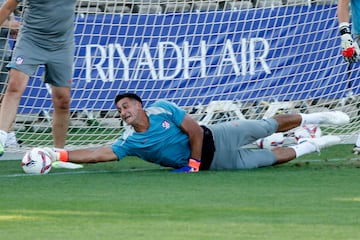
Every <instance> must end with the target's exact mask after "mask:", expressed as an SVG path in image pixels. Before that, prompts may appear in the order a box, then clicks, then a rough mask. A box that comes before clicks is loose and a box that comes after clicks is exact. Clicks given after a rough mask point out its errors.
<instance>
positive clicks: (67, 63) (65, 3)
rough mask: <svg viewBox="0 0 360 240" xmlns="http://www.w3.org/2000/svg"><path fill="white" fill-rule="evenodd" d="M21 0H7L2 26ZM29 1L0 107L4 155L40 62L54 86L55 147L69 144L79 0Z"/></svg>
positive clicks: (0, 150)
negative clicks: (22, 101)
mask: <svg viewBox="0 0 360 240" xmlns="http://www.w3.org/2000/svg"><path fill="white" fill-rule="evenodd" d="M21 1H22V0H7V1H6V2H5V3H4V4H3V5H2V7H1V8H0V25H1V24H2V23H3V22H4V21H5V20H6V19H7V18H8V17H9V16H10V14H11V13H12V12H13V11H14V10H15V8H16V7H17V5H18V3H19V2H21ZM26 4H27V5H26V7H25V10H24V14H23V21H22V27H21V30H20V35H19V38H18V39H17V42H16V45H15V49H14V52H13V56H12V59H11V62H10V64H9V65H8V67H9V68H10V78H9V84H8V87H7V89H6V92H5V96H4V99H3V102H2V105H1V110H0V156H1V155H2V154H3V153H4V143H5V141H6V138H7V131H8V130H9V128H10V127H11V125H12V123H13V121H14V120H15V117H16V113H17V109H18V106H19V102H20V99H21V96H22V94H23V93H24V91H25V89H26V86H27V83H28V81H29V78H30V76H32V75H33V74H34V73H35V71H36V69H37V67H38V66H39V65H44V66H45V77H44V82H45V83H49V84H50V85H51V92H52V102H53V105H54V113H53V123H52V125H53V126H52V130H53V139H54V147H57V148H63V147H64V146H65V142H66V136H67V131H68V127H69V117H70V111H69V109H70V90H71V84H72V75H73V57H74V46H75V44H74V17H75V5H76V0H62V1H41V0H27V1H26Z"/></svg>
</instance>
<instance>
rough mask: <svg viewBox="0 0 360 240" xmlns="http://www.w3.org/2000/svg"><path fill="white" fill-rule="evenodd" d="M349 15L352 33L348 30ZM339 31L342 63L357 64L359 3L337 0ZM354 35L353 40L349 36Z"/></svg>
mask: <svg viewBox="0 0 360 240" xmlns="http://www.w3.org/2000/svg"><path fill="white" fill-rule="evenodd" d="M350 13H351V20H352V31H351V29H350ZM337 15H338V21H339V29H340V34H341V48H342V56H343V57H344V61H346V62H348V63H349V64H351V63H354V62H358V61H359V59H360V49H359V45H360V1H359V0H339V1H338V7H337ZM351 32H353V33H354V38H353V37H352V35H351ZM353 152H354V153H355V154H359V153H360V134H359V135H358V138H357V140H356V143H355V146H354V148H353Z"/></svg>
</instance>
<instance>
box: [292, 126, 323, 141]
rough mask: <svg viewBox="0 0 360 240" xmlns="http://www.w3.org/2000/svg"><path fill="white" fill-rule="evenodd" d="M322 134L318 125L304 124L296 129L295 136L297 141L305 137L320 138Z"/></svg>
mask: <svg viewBox="0 0 360 240" xmlns="http://www.w3.org/2000/svg"><path fill="white" fill-rule="evenodd" d="M321 135H322V133H321V129H320V127H319V126H318V125H310V124H309V125H304V126H302V127H298V128H296V129H295V130H294V137H295V141H296V142H297V143H299V141H301V139H303V138H318V137H321Z"/></svg>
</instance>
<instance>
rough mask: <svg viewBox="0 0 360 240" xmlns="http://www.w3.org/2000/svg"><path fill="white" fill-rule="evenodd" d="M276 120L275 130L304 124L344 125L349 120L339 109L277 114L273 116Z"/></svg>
mask: <svg viewBox="0 0 360 240" xmlns="http://www.w3.org/2000/svg"><path fill="white" fill-rule="evenodd" d="M273 118H274V119H275V120H276V121H277V122H278V125H279V127H278V129H277V132H286V131H288V130H290V129H293V128H296V127H299V126H302V125H305V124H329V125H344V124H347V123H349V122H350V118H349V116H348V115H347V114H345V113H343V112H339V111H332V112H317V113H309V114H304V113H300V114H279V115H275V116H274V117H273Z"/></svg>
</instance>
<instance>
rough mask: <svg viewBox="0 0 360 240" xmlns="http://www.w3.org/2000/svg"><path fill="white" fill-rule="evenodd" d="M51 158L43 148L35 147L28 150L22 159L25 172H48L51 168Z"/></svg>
mask: <svg viewBox="0 0 360 240" xmlns="http://www.w3.org/2000/svg"><path fill="white" fill-rule="evenodd" d="M51 163H52V162H51V158H50V156H49V154H48V153H47V152H46V151H44V150H43V149H42V148H33V149H31V150H29V151H27V152H26V153H25V155H24V157H23V158H22V160H21V166H22V168H23V170H24V172H25V173H29V174H38V175H40V174H47V173H48V172H50V170H51V166H52V165H51Z"/></svg>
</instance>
